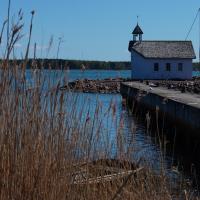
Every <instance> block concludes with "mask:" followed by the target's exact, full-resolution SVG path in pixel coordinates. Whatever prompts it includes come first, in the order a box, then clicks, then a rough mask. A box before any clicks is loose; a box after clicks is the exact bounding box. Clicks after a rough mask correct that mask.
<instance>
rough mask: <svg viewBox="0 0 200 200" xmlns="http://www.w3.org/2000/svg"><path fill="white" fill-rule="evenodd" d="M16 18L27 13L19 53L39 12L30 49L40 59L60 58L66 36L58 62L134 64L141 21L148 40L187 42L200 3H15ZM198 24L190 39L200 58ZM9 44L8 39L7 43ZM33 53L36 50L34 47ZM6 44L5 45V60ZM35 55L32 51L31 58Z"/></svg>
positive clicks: (2, 7)
mask: <svg viewBox="0 0 200 200" xmlns="http://www.w3.org/2000/svg"><path fill="white" fill-rule="evenodd" d="M7 2H8V0H1V3H0V24H2V22H3V20H4V19H5V18H6V12H7ZM11 2H12V6H11V12H12V15H13V14H16V13H17V12H18V10H19V9H20V8H22V10H23V12H24V23H25V27H24V30H23V32H24V35H25V36H24V38H23V39H22V40H21V41H19V42H18V43H17V45H16V51H17V55H18V56H19V55H21V54H23V53H24V49H25V46H26V44H27V34H28V26H29V23H30V17H31V16H30V11H31V10H35V11H36V13H35V18H34V26H33V37H32V40H31V46H32V47H33V44H34V42H36V43H37V57H46V51H47V47H48V43H49V40H50V38H51V36H53V38H54V43H53V48H52V50H51V52H50V53H49V56H48V57H49V58H55V57H56V51H57V46H58V38H59V37H62V38H63V42H62V44H61V46H60V52H59V58H63V59H83V60H104V61H129V60H130V54H129V52H128V50H127V47H128V42H129V40H131V39H132V35H131V32H132V30H133V28H134V26H135V25H136V23H137V15H139V24H140V26H141V28H142V29H143V32H144V35H143V39H144V40H184V39H185V37H186V35H187V32H188V30H189V28H190V26H191V24H192V21H193V19H194V17H195V15H196V13H197V10H198V8H199V7H200V2H199V0H167V1H166V0H151V1H150V0H138V1H136V0H57V1H55V0H11ZM198 34H200V33H198V23H196V24H195V25H194V28H193V30H192V32H191V34H190V36H189V38H188V39H190V40H192V42H193V45H194V48H195V51H196V54H197V55H198V45H199V36H198ZM3 44H5V40H4V43H3ZM31 49H33V48H31ZM2 51H3V46H2V47H0V56H2ZM32 54H33V52H32V50H31V52H30V56H32Z"/></svg>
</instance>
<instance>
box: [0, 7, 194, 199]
mask: <svg viewBox="0 0 200 200" xmlns="http://www.w3.org/2000/svg"><path fill="white" fill-rule="evenodd" d="M8 10H9V9H8ZM31 15H32V16H31V25H30V38H29V41H28V45H27V50H26V55H25V59H24V60H23V61H22V62H21V64H20V65H17V64H16V63H15V62H14V61H13V62H12V63H11V62H10V60H9V57H10V53H11V52H12V50H13V48H14V44H15V43H16V41H18V40H19V39H20V38H21V31H22V27H23V23H22V13H21V11H20V12H19V19H18V21H17V22H16V24H14V25H13V26H12V27H11V28H10V29H9V26H8V35H7V36H8V37H7V39H8V45H7V49H6V52H5V57H4V59H3V60H2V61H1V63H0V67H1V71H0V199H2V200H7V199H16V200H17V199H20V200H21V199H26V200H27V199H45V200H47V199H48V200H51V199H52V200H54V199H59V200H62V199H99V200H101V199H102V200H103V199H138V200H139V199H140V200H142V199H148V200H149V199H155V200H156V199H158V200H160V199H164V200H165V199H175V198H177V199H194V197H193V195H192V193H190V192H189V191H187V189H186V188H187V187H185V185H182V184H180V185H178V187H174V186H173V185H172V183H170V182H169V181H168V179H167V177H166V176H165V172H164V171H163V170H161V172H160V173H158V174H155V173H153V172H152V171H151V170H149V169H148V168H147V167H145V168H139V167H140V166H139V165H136V164H132V163H129V162H128V161H126V160H127V159H128V158H129V156H130V155H131V154H132V153H133V152H131V151H130V150H129V151H128V154H127V151H125V150H124V148H123V146H124V143H123V139H122V138H123V135H122V132H121V130H120V127H121V126H122V125H120V126H119V128H118V131H117V133H116V143H117V146H118V148H117V150H116V151H117V153H116V160H109V159H108V158H109V157H108V155H109V153H110V151H111V146H112V144H111V143H112V142H111V141H110V140H109V132H107V133H104V132H103V131H102V130H103V129H102V126H101V124H102V120H103V119H101V118H100V117H99V116H98V112H99V109H100V105H97V107H96V111H95V114H94V117H93V118H89V117H88V116H87V115H86V116H85V115H84V106H87V103H88V102H87V101H85V102H86V103H85V105H82V107H83V108H79V111H77V106H76V104H77V98H78V97H77V95H74V94H73V93H72V92H68V93H67V92H63V91H60V90H59V87H60V82H59V81H58V82H57V83H52V82H51V80H50V78H49V79H48V77H45V76H43V73H42V70H40V71H37V70H32V71H31V80H32V84H31V87H30V83H29V82H27V77H26V63H27V59H28V53H29V46H30V39H31V31H32V21H33V15H34V12H31ZM6 24H7V25H8V24H9V17H8V20H6V21H5V24H4V25H3V29H2V33H3V32H4V28H5V26H6ZM1 38H2V34H1ZM0 45H1V43H0ZM44 85H45V89H44ZM108 110H113V112H112V113H113V118H114V116H115V107H114V106H113V104H110V108H108ZM101 134H105V136H104V137H105V138H108V139H105V140H103V141H102V138H101V137H100V135H101ZM79 153H80V154H79ZM94 158H95V159H94ZM98 159H101V161H102V162H100V161H98ZM94 160H97V161H96V162H94ZM109 162H110V163H111V164H108V163H109ZM106 169H107V170H106ZM138 169H140V170H138ZM121 170H122V171H121ZM124 171H125V172H127V171H129V173H127V174H125V175H123V176H120V174H119V173H120V172H124ZM113 173H114V174H115V175H116V174H117V175H116V176H115V178H113V177H114V176H113ZM118 176H119V177H118ZM109 177H110V178H109ZM116 177H117V178H116ZM96 180H98V181H96Z"/></svg>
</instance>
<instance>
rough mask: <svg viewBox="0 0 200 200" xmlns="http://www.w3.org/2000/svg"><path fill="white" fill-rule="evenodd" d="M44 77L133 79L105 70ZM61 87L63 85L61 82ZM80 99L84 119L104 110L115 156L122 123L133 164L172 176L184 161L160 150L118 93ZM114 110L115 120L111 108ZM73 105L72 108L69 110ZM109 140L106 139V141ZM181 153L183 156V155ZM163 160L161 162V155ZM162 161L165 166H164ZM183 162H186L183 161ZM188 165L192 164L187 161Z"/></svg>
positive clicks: (53, 73)
mask: <svg viewBox="0 0 200 200" xmlns="http://www.w3.org/2000/svg"><path fill="white" fill-rule="evenodd" d="M43 73H44V76H46V77H47V78H49V79H50V80H51V81H52V83H53V84H56V83H57V82H58V81H59V80H60V79H61V78H62V79H66V80H67V81H72V80H76V79H85V78H87V79H103V78H115V77H123V78H130V74H131V71H129V70H125V71H106V70H85V71H80V70H70V71H60V70H52V71H49V70H44V72H43ZM194 75H195V76H197V75H200V73H199V72H194ZM29 76H30V71H27V77H29ZM61 85H62V82H61ZM74 95H75V96H76V97H77V99H78V101H77V105H76V106H77V110H81V107H82V105H83V104H84V105H86V106H85V108H84V111H83V113H84V115H85V117H88V116H87V115H89V117H90V118H94V113H95V112H96V108H97V106H98V105H100V107H101V112H100V117H101V118H102V119H103V120H102V124H101V131H102V133H103V134H105V133H106V134H105V135H106V137H109V138H107V139H109V140H111V141H113V142H112V155H110V156H112V157H114V156H115V153H116V149H117V148H118V146H117V144H116V137H117V133H118V131H119V130H118V129H119V125H120V123H121V122H123V123H122V124H123V126H122V127H120V131H121V135H122V136H123V141H124V142H125V144H126V145H125V148H126V147H127V149H126V150H128V148H131V149H132V150H134V151H133V152H134V153H132V155H131V158H130V159H133V160H134V161H139V160H140V161H141V162H143V164H144V163H146V162H148V165H149V164H150V165H152V167H153V168H154V169H156V170H158V169H159V168H160V166H161V165H163V166H164V167H165V168H166V169H167V170H168V171H169V173H170V174H172V172H171V167H172V165H177V163H178V159H179V158H180V157H181V158H183V157H184V155H183V154H182V150H180V151H179V155H176V154H175V153H174V149H172V150H170V151H171V152H172V153H168V152H164V151H163V149H161V148H160V145H159V144H158V142H156V139H155V137H154V133H151V134H149V133H147V131H146V128H145V127H146V124H145V121H141V120H138V118H137V117H136V116H134V115H133V114H132V113H130V112H129V111H128V109H127V108H124V107H123V106H122V97H121V95H119V94H85V93H74ZM113 105H114V107H115V113H114V119H113V112H112V109H111V108H113ZM70 106H71V105H69V107H70ZM104 139H106V138H104ZM180 152H181V153H180ZM163 155H164V160H163V159H161V156H162V157H163ZM161 161H162V163H161ZM182 161H183V162H184V159H182ZM188 162H189V163H190V162H192V161H190V160H189V161H188ZM176 175H177V174H176Z"/></svg>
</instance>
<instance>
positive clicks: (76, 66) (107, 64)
mask: <svg viewBox="0 0 200 200" xmlns="http://www.w3.org/2000/svg"><path fill="white" fill-rule="evenodd" d="M23 61H24V60H15V61H13V60H11V62H17V64H18V65H19V64H20V63H22V62H23ZM27 68H28V69H31V68H39V69H63V70H65V69H73V70H131V62H128V61H90V60H67V59H66V60H65V59H35V60H34V59H29V60H28V63H27ZM193 71H200V63H197V62H195V63H193Z"/></svg>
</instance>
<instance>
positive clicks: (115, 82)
mask: <svg viewBox="0 0 200 200" xmlns="http://www.w3.org/2000/svg"><path fill="white" fill-rule="evenodd" d="M125 81H130V79H125V78H108V79H102V80H99V79H97V80H90V79H82V80H75V81H72V82H69V83H68V85H65V86H62V87H61V88H60V89H61V90H66V89H70V90H72V91H75V92H84V93H102V94H111V93H119V92H120V83H121V82H125Z"/></svg>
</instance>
